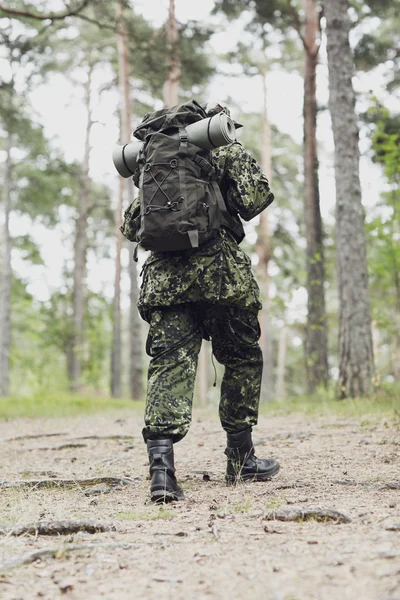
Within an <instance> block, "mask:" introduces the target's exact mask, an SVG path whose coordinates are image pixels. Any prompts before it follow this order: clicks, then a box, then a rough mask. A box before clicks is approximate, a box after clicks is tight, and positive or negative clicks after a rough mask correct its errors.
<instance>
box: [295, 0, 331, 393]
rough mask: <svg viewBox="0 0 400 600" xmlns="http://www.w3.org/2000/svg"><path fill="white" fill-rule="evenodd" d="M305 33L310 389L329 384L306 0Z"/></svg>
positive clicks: (316, 23) (312, 42)
mask: <svg viewBox="0 0 400 600" xmlns="http://www.w3.org/2000/svg"><path fill="white" fill-rule="evenodd" d="M303 10H304V30H303V35H302V36H301V37H302V41H303V47H304V103H303V111H304V127H303V132H304V150H303V151H304V184H305V194H304V214H305V231H306V239H307V328H306V344H305V345H306V361H307V379H308V389H309V391H310V392H313V391H314V390H315V388H316V387H317V386H318V385H326V384H327V383H328V343H327V332H326V311H325V291H324V283H325V269H324V247H323V231H322V219H321V210H320V198H319V180H318V154H317V81H316V77H317V64H318V52H319V47H320V13H319V11H318V10H317V1H316V0H303Z"/></svg>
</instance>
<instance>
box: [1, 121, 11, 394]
mask: <svg viewBox="0 0 400 600" xmlns="http://www.w3.org/2000/svg"><path fill="white" fill-rule="evenodd" d="M11 148H12V133H11V132H9V134H8V137H7V140H6V161H5V165H4V182H3V198H2V199H3V206H4V225H3V256H2V263H3V264H2V267H3V268H2V279H1V290H0V396H8V393H9V387H10V344H11V283H12V269H11V236H10V211H11V170H12V162H11Z"/></svg>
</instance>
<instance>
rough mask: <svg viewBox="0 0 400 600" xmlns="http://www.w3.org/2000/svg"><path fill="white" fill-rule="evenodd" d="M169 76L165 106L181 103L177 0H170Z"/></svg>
mask: <svg viewBox="0 0 400 600" xmlns="http://www.w3.org/2000/svg"><path fill="white" fill-rule="evenodd" d="M167 52H168V77H167V80H166V82H165V84H164V89H163V96H164V105H165V106H175V105H177V104H178V103H179V81H180V78H181V74H182V69H181V61H180V56H179V37H178V28H177V23H176V16H175V0H169V11H168V22H167Z"/></svg>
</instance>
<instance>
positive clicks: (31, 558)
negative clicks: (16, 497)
mask: <svg viewBox="0 0 400 600" xmlns="http://www.w3.org/2000/svg"><path fill="white" fill-rule="evenodd" d="M144 546H149V544H148V543H147V544H138V543H127V542H109V543H105V544H103V543H102V544H81V545H74V544H69V545H66V546H59V547H57V548H47V549H45V550H35V551H34V552H29V553H27V554H24V555H23V556H20V557H19V558H14V559H12V560H9V561H6V562H4V563H3V564H0V573H4V572H5V571H8V570H9V569H15V567H21V566H22V565H29V564H31V563H33V562H36V561H37V560H44V559H46V558H58V559H61V558H63V557H64V556H67V555H68V554H71V552H90V551H91V550H99V549H100V548H104V549H110V550H114V549H116V548H121V549H123V550H125V549H126V550H130V549H134V548H143V547H144Z"/></svg>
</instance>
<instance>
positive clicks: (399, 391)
mask: <svg viewBox="0 0 400 600" xmlns="http://www.w3.org/2000/svg"><path fill="white" fill-rule="evenodd" d="M111 410H113V411H117V410H129V411H131V410H139V411H141V412H142V413H143V411H144V401H136V400H130V399H127V398H109V397H97V396H89V395H88V396H81V395H75V394H69V393H66V392H60V391H54V392H46V393H42V394H39V393H37V394H34V395H32V396H23V397H22V396H21V397H19V396H13V397H8V398H0V419H10V418H14V417H64V416H65V417H70V416H77V415H80V414H85V413H86V414H88V413H96V412H102V411H111ZM201 411H202V412H204V411H206V412H207V413H210V417H211V416H213V415H216V412H215V407H214V406H211V405H210V406H207V407H202V408H201ZM271 413H272V414H276V415H288V414H291V413H302V414H306V415H315V416H330V415H332V416H334V415H337V416H345V417H349V416H350V417H351V416H354V417H360V416H363V415H375V416H377V417H379V416H380V415H387V416H389V417H390V418H392V419H393V420H395V421H397V422H400V384H390V385H382V387H381V388H380V389H379V391H378V392H377V393H376V394H374V395H373V396H371V397H370V398H348V399H346V400H337V399H336V398H335V396H334V392H333V391H332V390H328V391H326V390H322V391H321V392H319V393H316V394H314V395H312V396H298V397H292V398H287V399H286V400H284V401H282V402H278V401H273V402H268V403H265V404H261V405H260V414H271ZM365 423H366V421H365ZM370 424H372V422H371V423H370Z"/></svg>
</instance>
